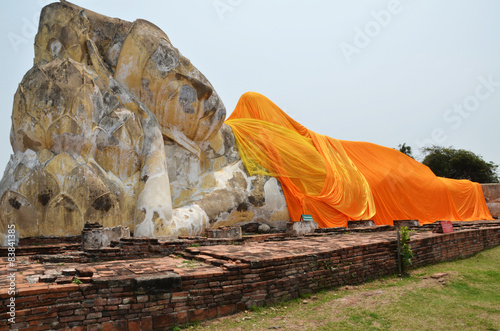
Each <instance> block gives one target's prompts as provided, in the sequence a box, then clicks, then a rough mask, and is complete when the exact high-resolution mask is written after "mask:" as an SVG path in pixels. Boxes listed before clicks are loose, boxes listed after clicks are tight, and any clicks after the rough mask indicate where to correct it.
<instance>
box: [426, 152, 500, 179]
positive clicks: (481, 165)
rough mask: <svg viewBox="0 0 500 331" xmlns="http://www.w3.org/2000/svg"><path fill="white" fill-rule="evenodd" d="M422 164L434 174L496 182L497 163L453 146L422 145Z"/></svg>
mask: <svg viewBox="0 0 500 331" xmlns="http://www.w3.org/2000/svg"><path fill="white" fill-rule="evenodd" d="M422 152H423V153H424V160H423V161H422V163H423V164H425V165H426V166H428V167H429V168H430V169H431V170H432V171H433V172H434V174H436V176H440V177H446V178H454V179H469V180H471V181H473V182H478V183H498V182H499V178H498V174H497V172H496V170H497V168H498V165H496V164H494V163H493V162H486V161H484V160H483V158H482V157H481V156H480V155H476V154H474V153H472V152H471V151H467V150H464V149H454V148H453V147H448V148H446V147H442V146H432V147H424V148H423V149H422Z"/></svg>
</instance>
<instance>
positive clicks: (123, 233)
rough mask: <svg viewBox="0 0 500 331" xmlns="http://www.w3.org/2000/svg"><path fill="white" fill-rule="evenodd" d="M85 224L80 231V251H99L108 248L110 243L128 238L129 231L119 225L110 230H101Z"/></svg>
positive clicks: (100, 227) (98, 227) (93, 225)
mask: <svg viewBox="0 0 500 331" xmlns="http://www.w3.org/2000/svg"><path fill="white" fill-rule="evenodd" d="M89 224H90V223H86V224H85V227H84V228H83V231H82V250H84V251H85V250H89V249H100V248H104V247H109V246H110V245H111V242H112V241H118V240H120V238H130V229H129V228H128V227H123V226H121V225H118V226H115V227H112V228H103V227H102V226H95V224H92V225H91V226H88V225H89Z"/></svg>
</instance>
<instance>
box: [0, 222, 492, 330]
mask: <svg viewBox="0 0 500 331" xmlns="http://www.w3.org/2000/svg"><path fill="white" fill-rule="evenodd" d="M499 244H500V227H492V228H485V229H478V230H465V231H459V232H454V233H449V234H430V233H427V234H413V239H412V241H411V246H412V250H413V252H414V253H415V257H414V259H413V263H414V266H420V265H425V264H431V263H436V262H441V261H445V260H451V259H456V258H460V257H468V256H471V255H473V254H475V253H477V252H479V251H481V250H483V249H486V248H490V247H493V246H496V245H499ZM395 252H396V243H395V241H392V242H389V241H385V242H378V243H376V244H369V245H360V246H354V247H349V248H342V249H335V250H333V249H332V250H331V251H327V252H322V253H318V254H314V255H307V254H306V255H303V256H298V257H297V256H295V257H293V256H290V257H289V258H287V259H280V260H276V259H274V260H273V259H272V258H271V259H268V260H264V261H261V262H255V263H247V264H245V263H239V264H236V263H226V264H224V265H222V266H221V267H220V268H219V269H216V270H217V271H213V270H212V271H209V272H208V271H200V272H194V273H191V274H190V275H189V276H183V277H180V276H179V275H177V274H174V273H169V272H166V273H165V274H162V275H161V276H151V277H148V276H143V277H139V278H137V277H136V278H131V277H124V276H121V277H114V278H113V277H110V278H100V279H98V280H96V281H95V282H94V283H92V284H81V285H75V284H68V285H46V284H43V285H40V286H31V287H29V288H26V289H22V290H20V291H19V293H18V295H17V296H16V322H17V323H16V324H15V325H10V326H11V327H12V328H18V329H22V328H28V327H33V330H48V329H65V330H123V331H126V330H157V329H158V330H162V329H169V328H172V327H173V326H174V325H182V324H186V323H189V322H194V321H200V320H205V319H208V318H214V317H217V316H224V315H228V314H233V313H235V312H237V311H239V310H243V309H247V308H249V307H250V306H252V305H264V304H272V303H274V302H277V301H280V300H283V299H290V298H294V297H297V296H298V295H299V294H301V293H312V292H315V291H318V290H321V289H324V288H330V287H338V286H342V285H346V284H358V283H361V282H363V281H366V280H368V279H373V278H378V277H381V276H384V275H389V274H393V273H395V272H396V269H397V266H396V253H395ZM8 299H9V295H8V293H7V291H6V290H4V289H2V290H1V291H0V300H2V301H1V308H0V309H2V314H1V315H0V317H1V318H0V330H8V329H9V325H7V318H8V315H7V313H5V311H6V304H7V302H8Z"/></svg>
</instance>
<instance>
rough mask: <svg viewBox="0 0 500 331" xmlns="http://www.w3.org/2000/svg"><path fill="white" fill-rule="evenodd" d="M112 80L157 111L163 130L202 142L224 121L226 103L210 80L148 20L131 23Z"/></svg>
mask: <svg viewBox="0 0 500 331" xmlns="http://www.w3.org/2000/svg"><path fill="white" fill-rule="evenodd" d="M115 78H116V79H117V80H118V81H119V82H121V83H122V84H124V85H126V86H127V87H128V89H129V90H130V91H131V92H133V93H134V94H135V96H136V97H137V98H138V99H139V100H140V101H141V102H142V103H144V104H145V105H146V106H148V108H149V109H150V110H151V111H152V112H153V113H154V114H155V115H156V118H157V119H158V123H159V124H160V127H161V129H162V131H163V132H164V134H165V133H166V131H167V130H169V131H172V130H173V131H176V130H178V131H180V132H182V133H183V134H184V135H185V136H186V137H187V138H189V139H191V140H194V141H203V140H207V139H210V138H212V137H213V136H214V135H215V134H216V133H217V131H218V130H219V129H220V127H221V125H222V123H223V122H224V119H225V115H226V110H225V107H224V105H223V104H222V102H221V100H220V98H219V96H218V95H217V93H216V92H215V90H214V89H213V87H212V85H211V84H210V82H209V81H208V80H207V79H206V78H205V76H203V75H202V74H201V73H200V72H199V71H198V69H196V68H195V67H194V66H193V65H192V64H191V63H190V61H189V60H188V59H187V58H185V57H184V56H182V55H181V54H180V53H179V51H178V50H177V49H176V48H174V47H173V46H172V44H171V43H170V41H169V40H168V37H167V36H166V35H165V34H164V33H163V32H162V31H161V30H160V29H159V28H158V27H156V26H154V25H153V24H151V23H149V22H146V21H141V20H138V21H136V22H134V24H133V27H132V29H131V30H130V32H129V33H128V35H127V37H126V39H125V41H124V43H123V46H122V49H121V51H120V55H119V58H118V62H117V66H116V71H115ZM167 136H168V134H167Z"/></svg>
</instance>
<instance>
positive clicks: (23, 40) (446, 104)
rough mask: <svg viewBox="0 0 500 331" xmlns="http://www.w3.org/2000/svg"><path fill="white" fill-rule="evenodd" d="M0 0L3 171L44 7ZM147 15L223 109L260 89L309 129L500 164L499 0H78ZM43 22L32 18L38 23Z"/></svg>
mask: <svg viewBox="0 0 500 331" xmlns="http://www.w3.org/2000/svg"><path fill="white" fill-rule="evenodd" d="M50 2H51V1H42V0H40V1H38V0H17V1H2V2H1V3H0V13H1V20H0V26H1V29H0V31H2V32H1V33H0V34H1V38H2V51H1V55H0V56H1V67H0V74H1V75H0V76H1V78H2V79H1V80H0V84H1V88H0V173H1V172H3V169H5V165H6V164H7V161H8V159H9V156H10V154H11V153H12V148H11V146H10V142H9V132H10V126H11V120H10V116H11V113H12V102H13V96H14V93H15V91H16V89H17V85H18V84H19V82H20V81H21V79H22V77H23V75H24V74H25V73H26V72H27V71H28V70H29V69H30V68H31V66H32V64H33V60H32V59H33V55H34V51H33V40H34V36H35V34H36V28H37V25H38V17H39V13H40V10H41V8H42V7H43V5H45V4H48V3H50ZM75 3H76V4H78V5H80V6H82V7H85V8H88V9H90V10H93V11H96V12H99V13H101V14H105V15H108V16H113V17H119V18H122V19H125V20H129V21H133V20H135V19H136V18H142V19H146V20H148V21H151V22H153V23H154V24H156V25H158V26H159V27H160V28H161V29H162V30H163V31H165V32H166V33H167V35H168V36H169V37H170V40H171V41H172V43H173V44H174V46H175V47H177V48H178V49H179V50H180V52H181V53H182V54H183V55H184V56H186V57H188V58H189V59H190V60H191V62H192V63H193V64H194V65H195V66H196V67H197V68H198V69H199V70H200V71H201V72H202V73H203V74H205V76H206V77H207V78H208V79H209V80H210V81H211V83H212V84H213V85H214V87H215V89H216V90H217V92H218V94H219V95H220V96H221V98H222V100H223V102H224V104H225V105H226V108H227V113H228V115H229V114H230V113H231V112H232V110H233V109H234V107H235V105H236V103H237V101H238V99H239V97H240V96H241V94H243V93H245V92H247V91H255V92H259V93H262V94H264V95H266V96H267V97H269V98H270V99H271V100H273V101H274V102H275V103H276V104H277V105H278V106H280V107H281V108H282V109H283V110H284V111H286V112H287V113H288V114H290V115H291V116H292V117H294V118H295V119H296V120H297V121H298V122H300V123H302V124H303V125H305V126H306V127H308V128H309V129H312V130H314V131H316V132H318V133H322V134H325V135H328V136H331V137H334V138H338V139H344V140H356V141H368V142H373V143H376V144H380V145H384V146H388V147H397V145H398V144H402V143H406V144H407V145H410V146H411V147H412V149H413V150H414V154H417V155H418V154H419V149H420V148H421V147H423V146H424V145H430V144H436V145H443V146H453V147H455V148H462V149H468V150H471V151H473V152H474V153H476V154H479V155H481V156H483V157H484V159H485V160H486V161H493V162H495V163H496V164H499V165H500V148H499V132H500V130H499V127H500V1H497V0H468V1H465V0H447V1H436V0H419V1H411V0H408V1H405V0H402V1H387V0H384V1H376V0H363V1H362V0H358V1H347V0H343V1H336V0H335V1H334V0H324V1H319V0H316V1H314V0H307V1H306V0H302V1H293V0H274V1H273V0H196V1H195V0H177V1H141V2H139V1H137V0H134V1H128V0H120V1H111V0H106V1H102V0H81V1H76V2H75ZM35 26H36V27H35Z"/></svg>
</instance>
